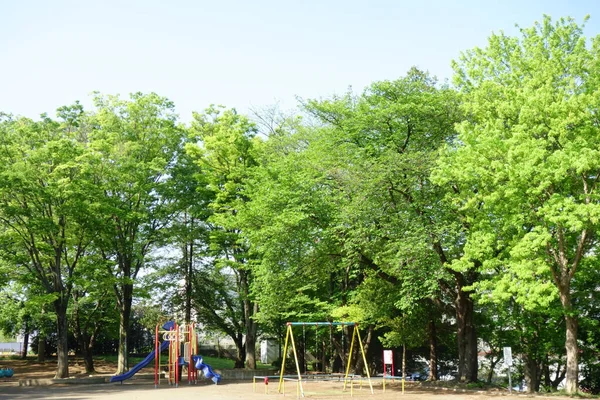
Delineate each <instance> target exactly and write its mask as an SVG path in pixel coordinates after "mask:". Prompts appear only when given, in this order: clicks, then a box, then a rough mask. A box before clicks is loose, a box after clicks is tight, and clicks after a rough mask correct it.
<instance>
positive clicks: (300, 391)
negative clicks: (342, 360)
mask: <svg viewBox="0 0 600 400" xmlns="http://www.w3.org/2000/svg"><path fill="white" fill-rule="evenodd" d="M286 325H287V332H286V336H285V345H284V350H283V357H284V358H283V360H282V362H281V371H280V374H279V386H278V388H277V392H278V393H282V390H285V389H284V387H285V383H284V381H285V380H291V379H292V378H291V377H287V376H285V375H284V373H285V361H286V359H287V352H288V344H289V343H291V348H292V353H293V355H294V361H295V364H296V372H297V377H296V376H294V377H293V379H294V380H296V381H297V388H296V390H297V395H298V397H300V396H301V397H304V387H303V385H302V380H303V376H302V373H301V372H300V364H299V363H298V353H297V351H296V342H295V340H294V332H293V329H292V328H293V327H294V326H302V327H303V335H304V341H305V342H306V337H305V328H304V327H306V326H314V327H316V328H317V329H318V327H319V326H329V327H330V330H331V331H332V330H333V327H334V326H341V327H342V332H343V328H344V327H345V326H346V327H353V330H352V340H351V344H350V352H349V354H350V355H352V354H353V353H352V351H353V349H354V342H355V338H358V344H359V348H360V353H361V355H362V359H363V362H364V365H365V370H366V371H367V379H368V381H369V387H370V389H371V394H374V392H373V383H372V382H371V376H370V374H369V369H368V368H367V366H368V364H367V358H366V355H365V350H364V348H363V344H362V339H361V337H360V331H359V330H358V323H356V322H288V323H287V324H286ZM315 336H317V332H316V333H315ZM342 338H343V336H342ZM350 358H351V356H349V357H348V358H347V359H348V361H347V362H346V373H345V374H344V377H343V379H344V391H345V390H346V386H347V383H348V382H350V387H351V390H352V388H353V384H354V383H353V382H354V380H355V379H356V378H357V376H355V375H350ZM265 378H266V379H265V384H268V383H267V382H268V377H265ZM306 378H307V377H306V376H304V379H305V380H306ZM338 379H339V377H338ZM329 380H330V379H329ZM361 384H362V383H361Z"/></svg>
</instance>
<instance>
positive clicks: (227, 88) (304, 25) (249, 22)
mask: <svg viewBox="0 0 600 400" xmlns="http://www.w3.org/2000/svg"><path fill="white" fill-rule="evenodd" d="M543 14H549V15H551V16H552V17H553V18H559V17H561V16H572V17H574V18H576V20H577V21H579V22H581V21H582V20H583V17H584V16H585V15H586V14H591V17H592V18H591V20H590V21H589V22H588V24H587V27H586V31H585V32H586V35H587V36H588V37H591V36H595V35H597V34H600V2H597V1H595V0H588V1H583V0H569V1H567V0H564V1H562V0H546V1H538V0H518V1H517V0H506V1H499V0H497V1H493V0H487V1H486V0H479V1H477V0H466V1H461V0H453V1H441V0H437V1H433V0H432V1H427V0H422V1H414V0H413V1H404V0H396V1H391V0H390V1H383V0H370V1H368V0H365V1H352V0H347V1H335V0H329V1H328V0H321V1H317V0H305V1H299V0H297V1H291V0H290V1H286V0H279V1H277V0H253V1H203V0H197V1H191V0H189V1H187V0H172V1H167V0H164V1H155V0H52V1H33V0H20V1H10V0H0V54H1V62H0V111H4V112H12V113H14V114H19V115H25V116H28V117H37V116H38V115H39V114H40V113H42V112H48V113H49V114H51V115H54V110H55V109H56V108H57V107H59V106H61V105H65V104H70V103H72V102H73V101H74V100H81V101H82V102H83V103H84V104H89V99H90V96H89V94H90V93H91V92H92V91H94V90H98V91H100V92H102V93H106V94H121V95H122V96H127V95H128V94H129V93H131V92H136V91H142V92H151V91H153V92H157V93H159V94H161V95H163V96H166V97H168V98H170V99H171V100H173V101H174V102H175V104H176V106H177V110H178V112H179V114H180V115H181V118H182V120H184V121H187V120H189V119H190V117H191V112H192V111H201V110H203V109H204V108H206V107H207V106H208V105H210V104H211V103H215V104H223V105H226V106H228V107H236V108H237V109H238V110H240V111H242V112H246V111H247V110H248V109H249V108H251V107H253V108H261V107H265V106H269V105H271V104H274V103H275V102H279V103H280V104H281V107H282V108H284V109H285V108H291V107H293V106H294V105H295V104H296V103H295V96H300V97H303V98H319V97H328V96H330V95H332V94H334V93H343V92H345V91H346V90H347V88H348V87H349V86H352V87H353V88H354V90H356V91H360V90H362V89H363V88H364V87H365V86H366V85H368V84H369V83H370V82H372V81H375V80H383V79H395V78H397V77H399V76H401V75H403V74H404V73H405V72H406V71H407V70H408V69H409V68H410V67H411V66H413V65H416V66H418V67H420V68H422V69H426V70H429V71H430V72H431V73H432V74H435V75H437V76H438V77H439V78H441V79H444V78H450V77H451V69H450V61H451V60H452V59H454V58H456V57H457V56H458V55H459V53H460V52H461V51H462V50H466V49H469V48H472V47H474V46H483V45H485V43H486V38H487V37H488V36H489V34H490V33H491V32H492V31H496V32H497V31H499V30H504V31H505V32H507V33H511V34H515V33H516V32H517V30H516V28H515V27H514V25H515V23H518V24H519V25H521V26H524V27H528V26H531V25H532V24H533V22H534V21H536V20H540V19H541V17H542V15H543Z"/></svg>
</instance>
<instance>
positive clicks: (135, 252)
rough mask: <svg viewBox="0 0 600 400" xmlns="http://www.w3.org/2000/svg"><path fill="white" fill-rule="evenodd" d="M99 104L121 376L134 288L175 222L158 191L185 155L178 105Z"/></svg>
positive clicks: (150, 98) (105, 225)
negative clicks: (150, 258) (180, 158)
mask: <svg viewBox="0 0 600 400" xmlns="http://www.w3.org/2000/svg"><path fill="white" fill-rule="evenodd" d="M94 100H95V105H96V111H95V113H94V116H93V121H94V130H93V131H92V132H91V133H90V140H91V146H92V148H93V150H94V151H95V152H96V154H97V156H98V158H99V161H98V162H97V164H96V165H95V168H96V169H95V171H96V177H95V179H96V183H97V185H98V187H99V188H101V190H102V191H103V194H104V197H103V202H102V204H101V206H100V207H99V210H98V212H99V215H101V216H102V224H99V225H98V227H97V229H98V230H99V232H100V233H101V237H100V238H99V239H98V240H96V241H95V245H96V248H97V249H98V251H99V252H102V254H103V255H104V259H105V260H107V261H110V263H107V264H108V270H109V272H110V274H111V275H112V276H113V280H114V282H113V283H114V291H115V294H116V298H117V305H118V309H119V313H120V328H119V357H118V371H117V372H118V373H124V372H125V371H126V370H127V368H128V349H127V335H128V332H129V328H130V317H131V305H132V301H133V297H134V284H135V282H136V279H137V277H138V274H139V272H140V271H141V270H142V269H143V268H144V267H145V265H146V262H147V258H148V255H149V253H150V252H151V251H152V250H153V249H154V248H156V246H157V245H158V244H160V243H161V240H162V239H163V237H162V236H161V230H163V229H164V228H165V226H167V225H168V223H169V220H170V218H169V217H170V213H171V212H172V208H170V207H169V204H168V199H167V198H165V197H164V196H161V191H162V189H163V187H165V186H167V185H168V180H169V177H170V170H171V168H172V166H173V165H174V163H175V161H176V159H177V155H178V154H179V153H180V152H181V150H182V143H183V137H184V129H183V128H182V127H180V126H178V125H177V115H176V114H175V111H174V105H173V103H172V102H171V101H169V100H168V99H166V98H164V97H160V96H158V95H156V94H154V93H151V94H142V93H135V94H133V95H131V98H130V99H129V100H121V99H119V98H118V97H115V96H107V97H102V96H100V95H97V96H96V97H95V99H94Z"/></svg>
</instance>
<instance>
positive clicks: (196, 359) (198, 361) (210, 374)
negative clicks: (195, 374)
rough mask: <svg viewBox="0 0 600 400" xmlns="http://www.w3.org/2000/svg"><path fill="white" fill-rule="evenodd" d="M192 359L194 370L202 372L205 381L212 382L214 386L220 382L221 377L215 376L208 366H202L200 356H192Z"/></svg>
mask: <svg viewBox="0 0 600 400" xmlns="http://www.w3.org/2000/svg"><path fill="white" fill-rule="evenodd" d="M192 359H193V360H194V362H195V363H196V369H197V370H199V371H202V373H203V374H204V377H205V378H206V379H210V380H212V381H213V382H214V383H215V385H216V384H217V383H219V382H221V375H219V374H217V373H216V372H215V371H213V369H212V368H211V367H210V365H208V364H204V362H203V360H202V356H193V357H192Z"/></svg>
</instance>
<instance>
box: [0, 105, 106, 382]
mask: <svg viewBox="0 0 600 400" xmlns="http://www.w3.org/2000/svg"><path fill="white" fill-rule="evenodd" d="M58 115H59V118H61V119H62V122H56V121H53V120H52V119H50V118H48V117H47V116H42V120H41V121H38V122H35V121H32V120H29V119H25V118H19V119H12V118H8V119H5V120H4V121H2V123H0V131H1V132H0V147H1V149H2V150H1V151H0V223H1V224H2V226H3V229H4V231H3V232H2V233H3V238H2V240H3V241H4V243H10V249H11V250H10V251H9V252H4V253H3V255H5V256H8V260H6V261H7V262H10V263H12V264H13V265H15V266H17V267H18V268H23V269H25V270H27V272H28V274H30V276H31V278H32V279H35V282H36V283H37V284H38V285H39V286H40V287H41V288H43V291H44V293H45V294H46V295H47V296H48V297H49V298H50V299H51V303H52V306H53V309H54V313H55V315H56V333H57V338H58V343H57V355H58V366H57V372H56V377H57V378H66V377H68V375H69V369H68V347H67V335H68V326H67V307H68V305H69V301H70V298H71V291H72V289H73V279H72V278H73V274H74V273H75V271H76V270H77V268H78V266H79V261H80V260H81V257H82V255H83V254H84V252H85V249H86V247H87V246H88V245H89V243H90V241H91V239H92V238H93V236H94V230H93V222H94V219H93V217H90V215H91V214H92V213H91V210H92V209H93V204H94V202H95V200H96V199H97V193H98V191H97V189H96V187H95V186H94V185H93V184H92V180H91V174H90V170H89V168H88V167H89V157H90V155H89V152H88V151H87V144H86V142H85V140H84V135H82V134H83V133H84V131H85V129H86V127H85V126H84V125H82V121H83V119H82V115H83V110H82V108H81V106H80V105H79V104H75V105H74V106H71V107H63V108H61V109H59V110H58Z"/></svg>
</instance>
